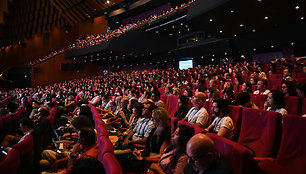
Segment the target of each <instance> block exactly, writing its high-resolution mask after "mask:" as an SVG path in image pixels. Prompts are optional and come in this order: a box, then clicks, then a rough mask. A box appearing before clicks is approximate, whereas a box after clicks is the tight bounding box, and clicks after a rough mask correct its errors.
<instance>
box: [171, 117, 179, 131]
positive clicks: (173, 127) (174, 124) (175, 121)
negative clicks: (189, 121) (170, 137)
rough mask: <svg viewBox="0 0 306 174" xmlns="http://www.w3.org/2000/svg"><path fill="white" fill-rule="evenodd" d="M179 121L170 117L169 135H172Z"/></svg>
mask: <svg viewBox="0 0 306 174" xmlns="http://www.w3.org/2000/svg"><path fill="white" fill-rule="evenodd" d="M178 121H179V119H178V118H176V117H171V134H173V133H174V132H175V130H176V128H177V122H178Z"/></svg>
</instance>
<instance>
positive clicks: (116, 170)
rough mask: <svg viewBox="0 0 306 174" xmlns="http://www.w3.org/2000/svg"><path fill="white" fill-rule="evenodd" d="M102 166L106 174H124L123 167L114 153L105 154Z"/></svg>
mask: <svg viewBox="0 0 306 174" xmlns="http://www.w3.org/2000/svg"><path fill="white" fill-rule="evenodd" d="M102 164H103V166H104V168H105V171H106V174H122V169H121V166H120V164H119V162H118V160H117V159H116V157H115V155H114V154H113V153H105V154H104V155H103V160H102Z"/></svg>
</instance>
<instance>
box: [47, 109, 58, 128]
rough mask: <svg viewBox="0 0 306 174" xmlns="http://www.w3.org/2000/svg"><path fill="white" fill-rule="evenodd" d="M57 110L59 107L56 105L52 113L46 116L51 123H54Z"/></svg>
mask: <svg viewBox="0 0 306 174" xmlns="http://www.w3.org/2000/svg"><path fill="white" fill-rule="evenodd" d="M56 112H57V107H54V108H52V109H51V110H50V115H49V116H48V117H47V118H46V119H48V120H49V122H50V124H51V125H53V124H54V119H55V114H56Z"/></svg>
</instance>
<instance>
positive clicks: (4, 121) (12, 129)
mask: <svg viewBox="0 0 306 174" xmlns="http://www.w3.org/2000/svg"><path fill="white" fill-rule="evenodd" d="M25 110H26V109H25V107H23V106H21V107H19V108H18V109H17V111H16V112H15V113H13V114H7V115H5V116H3V117H1V118H0V139H2V138H1V137H2V136H4V135H5V134H12V133H17V131H18V128H19V125H18V121H19V120H20V118H21V117H22V116H23V114H24V112H25Z"/></svg>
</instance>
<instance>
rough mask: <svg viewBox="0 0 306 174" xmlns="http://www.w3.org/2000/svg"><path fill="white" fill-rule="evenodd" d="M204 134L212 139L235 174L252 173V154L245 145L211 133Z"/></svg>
mask: <svg viewBox="0 0 306 174" xmlns="http://www.w3.org/2000/svg"><path fill="white" fill-rule="evenodd" d="M206 135H207V136H209V137H210V138H211V139H212V140H213V141H214V143H215V147H216V150H217V151H218V152H219V153H220V154H221V155H222V156H223V158H224V159H225V160H226V161H227V162H228V164H230V165H231V167H232V169H233V171H234V173H235V174H251V173H253V171H254V163H253V155H252V153H251V152H250V151H249V150H248V149H247V148H246V147H244V146H242V145H240V144H238V143H235V142H233V141H231V140H228V139H226V138H224V137H220V136H218V135H216V134H213V133H207V134H206Z"/></svg>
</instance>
